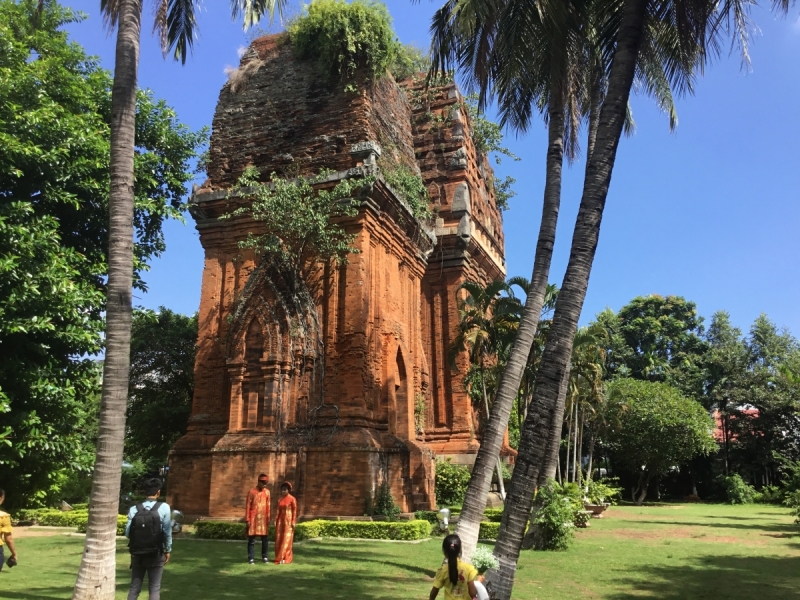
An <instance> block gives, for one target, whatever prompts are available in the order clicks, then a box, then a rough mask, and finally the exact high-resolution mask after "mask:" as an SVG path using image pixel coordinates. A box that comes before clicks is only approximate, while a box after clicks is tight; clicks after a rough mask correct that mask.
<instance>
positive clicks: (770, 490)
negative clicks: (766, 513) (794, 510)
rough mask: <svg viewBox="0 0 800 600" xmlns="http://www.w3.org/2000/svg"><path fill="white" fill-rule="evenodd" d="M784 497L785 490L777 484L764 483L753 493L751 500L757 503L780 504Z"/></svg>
mask: <svg viewBox="0 0 800 600" xmlns="http://www.w3.org/2000/svg"><path fill="white" fill-rule="evenodd" d="M785 498H786V490H784V489H782V488H779V487H778V486H777V485H765V486H764V487H763V488H761V489H760V490H759V491H757V492H755V493H754V494H753V502H755V503H757V504H782V503H783V501H784V499H785Z"/></svg>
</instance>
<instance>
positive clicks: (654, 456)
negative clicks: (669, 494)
mask: <svg viewBox="0 0 800 600" xmlns="http://www.w3.org/2000/svg"><path fill="white" fill-rule="evenodd" d="M608 398H609V405H610V408H609V410H610V411H612V412H613V413H614V422H615V426H614V427H613V428H612V430H611V432H610V435H609V441H610V442H611V444H612V449H613V452H614V456H615V464H619V465H620V466H621V467H624V468H626V469H628V470H629V471H630V472H632V473H634V474H636V475H638V477H639V481H638V483H637V494H644V495H646V490H647V486H648V484H649V482H650V480H651V479H652V478H653V477H654V476H657V475H661V474H663V473H666V472H667V471H668V470H669V469H670V468H672V467H675V466H678V465H681V464H683V463H685V462H687V461H689V460H691V459H692V458H693V457H695V456H698V455H705V454H708V453H710V452H713V451H714V450H716V448H717V445H716V443H715V442H714V439H713V437H712V436H711V431H712V429H713V425H714V424H713V421H712V420H711V418H710V417H709V416H708V413H707V412H706V411H705V409H703V407H702V406H701V405H700V404H699V403H698V402H697V401H695V400H692V399H690V398H686V397H684V396H682V395H681V393H680V392H679V391H678V390H676V389H675V388H673V387H671V386H669V385H667V384H665V383H656V382H650V381H639V380H636V379H618V380H616V381H613V382H611V383H610V384H609V386H608ZM644 495H641V497H637V501H641V500H643V499H644Z"/></svg>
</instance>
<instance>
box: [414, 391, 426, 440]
mask: <svg viewBox="0 0 800 600" xmlns="http://www.w3.org/2000/svg"><path fill="white" fill-rule="evenodd" d="M427 410H428V406H427V403H426V402H425V394H423V393H421V392H420V393H417V394H416V395H415V396H414V431H416V432H417V433H418V434H421V433H423V432H424V431H425V413H426V412H427Z"/></svg>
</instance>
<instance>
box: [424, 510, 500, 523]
mask: <svg viewBox="0 0 800 600" xmlns="http://www.w3.org/2000/svg"><path fill="white" fill-rule="evenodd" d="M457 514H459V513H458V512H456V511H451V516H455V515H457ZM438 515H439V512H438V511H435V510H418V511H417V512H415V513H414V518H415V519H421V520H423V521H427V522H428V523H430V524H431V525H437V524H438V523H439V518H438ZM483 517H484V519H485V520H487V521H491V522H492V523H499V522H500V520H501V519H502V518H503V509H502V508H487V509H486V510H485V511H483Z"/></svg>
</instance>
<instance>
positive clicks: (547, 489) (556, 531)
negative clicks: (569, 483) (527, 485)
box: [533, 479, 583, 550]
mask: <svg viewBox="0 0 800 600" xmlns="http://www.w3.org/2000/svg"><path fill="white" fill-rule="evenodd" d="M534 507H535V513H534V515H533V526H534V527H536V535H534V548H535V549H536V550H566V549H567V548H568V547H569V543H570V541H571V540H572V536H573V530H574V527H575V525H574V518H575V505H574V500H573V499H572V498H571V497H570V491H569V490H565V489H563V488H562V487H561V486H560V485H558V483H557V482H556V481H553V480H552V479H551V480H550V481H548V482H547V485H545V486H543V487H541V488H539V492H538V494H537V497H536V502H535V503H534ZM581 508H583V507H581Z"/></svg>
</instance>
